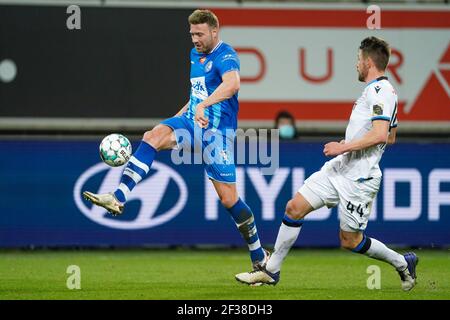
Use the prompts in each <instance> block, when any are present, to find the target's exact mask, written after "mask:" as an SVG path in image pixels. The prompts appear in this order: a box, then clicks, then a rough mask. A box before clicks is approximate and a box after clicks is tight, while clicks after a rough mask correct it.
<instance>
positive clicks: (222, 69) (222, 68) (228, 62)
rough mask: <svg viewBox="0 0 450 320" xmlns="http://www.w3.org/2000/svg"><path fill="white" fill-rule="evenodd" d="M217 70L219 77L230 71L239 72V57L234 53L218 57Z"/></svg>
mask: <svg viewBox="0 0 450 320" xmlns="http://www.w3.org/2000/svg"><path fill="white" fill-rule="evenodd" d="M218 60H219V62H218V64H217V69H218V70H219V73H220V76H223V75H224V74H225V73H227V72H230V71H238V72H239V70H240V62H239V57H238V56H237V54H236V53H235V52H226V53H225V54H224V55H222V56H220V57H218Z"/></svg>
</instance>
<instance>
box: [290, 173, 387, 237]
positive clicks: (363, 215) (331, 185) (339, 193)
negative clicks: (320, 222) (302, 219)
mask: <svg viewBox="0 0 450 320" xmlns="http://www.w3.org/2000/svg"><path fill="white" fill-rule="evenodd" d="M380 182H381V177H377V178H373V179H370V180H365V181H363V182H358V181H353V180H350V179H348V178H346V177H344V176H342V175H340V174H339V173H336V172H335V171H334V170H333V169H332V168H326V167H323V168H322V169H321V170H320V171H317V172H316V173H314V174H312V175H311V176H310V177H309V178H308V179H306V180H305V183H304V184H303V186H302V187H301V188H300V189H299V190H298V192H300V193H301V194H302V196H303V197H304V198H305V199H306V200H307V201H308V202H309V204H311V206H312V207H313V208H314V210H316V209H319V208H321V207H323V206H327V207H328V208H332V207H335V206H336V205H339V207H338V214H339V221H340V228H341V229H342V230H343V231H347V232H359V231H364V230H365V229H366V227H367V222H368V220H369V216H370V211H371V209H372V202H373V199H374V198H375V196H376V195H377V193H378V189H379V188H380Z"/></svg>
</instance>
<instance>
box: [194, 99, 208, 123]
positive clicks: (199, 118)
mask: <svg viewBox="0 0 450 320" xmlns="http://www.w3.org/2000/svg"><path fill="white" fill-rule="evenodd" d="M195 121H196V122H197V123H198V125H199V126H200V128H206V127H207V126H208V123H209V120H208V118H206V117H205V107H204V106H202V105H200V104H199V105H197V109H196V110H195Z"/></svg>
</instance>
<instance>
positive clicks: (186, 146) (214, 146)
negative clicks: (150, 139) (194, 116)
mask: <svg viewBox="0 0 450 320" xmlns="http://www.w3.org/2000/svg"><path fill="white" fill-rule="evenodd" d="M161 124H163V125H166V126H168V127H170V128H172V130H173V131H174V133H175V136H176V139H177V149H182V150H183V153H184V152H189V153H191V154H194V157H193V158H194V161H195V162H194V163H202V164H203V165H204V167H205V170H206V173H207V174H208V177H209V178H210V179H212V180H216V181H219V182H223V183H236V166H235V164H234V137H235V136H234V130H232V129H229V130H228V131H226V132H224V131H221V130H216V131H213V130H211V129H209V130H206V129H202V128H200V127H199V126H198V125H197V124H194V121H193V120H191V119H189V118H187V117H186V116H185V115H181V116H177V117H173V118H169V119H165V120H164V121H162V122H161ZM199 154H200V156H198V155H199ZM191 159H192V157H191ZM200 161H201V162H200ZM191 163H192V162H191Z"/></svg>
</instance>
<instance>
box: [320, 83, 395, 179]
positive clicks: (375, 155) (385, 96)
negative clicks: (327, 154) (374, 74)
mask: <svg viewBox="0 0 450 320" xmlns="http://www.w3.org/2000/svg"><path fill="white" fill-rule="evenodd" d="M397 105H398V100H397V94H396V92H395V89H394V87H393V86H392V85H391V83H390V82H389V81H388V79H387V77H384V76H383V77H379V78H377V79H375V80H373V81H372V82H370V83H368V84H367V85H366V87H365V88H364V91H363V93H362V95H361V97H359V99H358V100H357V101H356V102H355V104H354V106H353V111H352V114H351V116H350V121H349V123H348V125H347V130H346V132H345V141H346V142H350V141H352V140H355V139H360V138H362V137H363V136H364V135H365V134H366V133H367V132H369V131H370V130H371V128H372V122H373V121H376V120H381V121H388V122H389V130H391V129H392V128H394V127H396V126H397V124H398V120H397ZM384 149H385V145H384V144H379V145H376V146H373V147H370V148H367V149H364V150H359V151H352V152H347V153H345V154H343V155H340V156H338V157H336V158H334V159H332V160H331V161H329V162H328V164H327V165H331V166H332V167H333V168H334V169H335V170H337V171H339V172H340V173H341V174H343V175H344V176H346V177H347V178H349V179H352V180H359V179H367V178H370V177H372V178H375V177H381V170H380V167H379V165H378V163H379V162H380V160H381V156H382V155H383V152H384Z"/></svg>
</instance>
